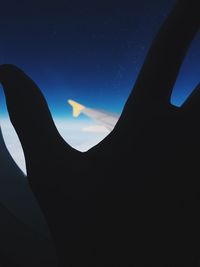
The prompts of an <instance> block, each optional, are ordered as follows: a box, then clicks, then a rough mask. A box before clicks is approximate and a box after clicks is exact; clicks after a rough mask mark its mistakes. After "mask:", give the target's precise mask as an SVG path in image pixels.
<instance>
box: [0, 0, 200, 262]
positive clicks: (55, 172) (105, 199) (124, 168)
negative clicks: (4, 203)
mask: <svg viewBox="0 0 200 267" xmlns="http://www.w3.org/2000/svg"><path fill="white" fill-rule="evenodd" d="M199 5H200V4H199V1H198V0H196V1H195V0H192V1H189V0H188V1H186V0H182V1H178V2H177V4H176V6H175V8H174V9H173V11H172V12H171V14H170V15H169V16H168V18H167V19H166V21H165V22H164V24H163V25H162V27H161V29H160V31H159V33H158V34H157V36H156V38H155V40H154V42H153V44H152V46H151V48H150V50H149V52H148V55H147V57H146V60H145V62H144V65H143V67H142V69H141V71H140V74H139V77H138V79H137V81H136V84H135V86H134V90H133V92H132V93H131V95H130V97H129V99H128V101H127V103H126V105H125V107H124V110H123V113H122V116H121V117H120V119H119V121H118V123H117V125H116V127H115V129H114V130H113V131H112V133H111V134H110V135H109V136H107V137H106V138H105V139H104V140H103V141H102V142H101V143H100V144H99V145H97V146H95V147H94V148H92V149H91V150H89V151H88V152H87V153H80V152H78V151H76V150H74V149H72V148H71V147H70V146H69V145H68V144H66V143H65V142H64V140H63V139H62V138H61V136H60V135H59V133H58V131H57V129H56V127H55V125H54V123H53V120H52V117H51V114H50V112H49V109H48V106H47V103H46V101H45V99H44V97H43V95H42V94H41V92H40V90H39V89H38V87H37V85H36V84H35V83H34V82H33V81H32V80H31V79H30V78H29V77H28V76H27V75H26V74H24V72H22V71H21V70H20V69H18V68H17V67H15V66H12V65H2V66H1V67H0V81H1V83H2V85H3V88H4V91H5V95H6V101H7V106H8V111H9V114H10V118H11V121H12V123H13V125H14V127H15V129H16V131H17V133H18V135H19V137H20V140H21V143H22V146H23V150H24V153H25V158H26V164H27V171H28V179H29V182H30V186H31V188H32V191H33V192H34V194H35V196H36V198H37V199H38V202H39V204H40V206H41V209H42V210H43V212H44V215H45V217H46V220H47V222H48V225H49V227H50V230H51V233H52V236H53V239H54V243H55V246H56V249H57V253H58V254H59V258H60V262H61V264H62V266H71V265H77V266H82V265H89V264H92V265H94V266H104V265H111V264H113V265H115V266H117V265H118V266H127V264H132V266H139V264H141V265H144V264H151V265H153V266H155V265H156V264H158V265H159V266H163V265H165V264H166V265H167V266H169V264H170V266H172V265H176V264H181V265H182V266H183V265H185V266H196V265H197V263H198V261H199V245H197V244H199V238H200V235H199V225H200V220H199V207H200V195H199V167H198V163H199V160H198V158H197V157H196V155H198V152H199V148H200V127H199V125H198V116H199V113H200V110H199V106H198V105H199V103H200V98H199V90H198V87H197V89H196V90H195V91H194V93H193V95H192V96H191V97H190V98H189V99H188V101H187V102H186V103H185V104H184V105H183V106H182V107H181V108H176V107H174V106H172V105H171V104H170V94H171V91H172V89H173V86H174V83H175V81H176V79H177V75H178V72H179V70H180V67H181V65H182V62H183V60H184V57H185V55H186V53H187V50H188V47H189V45H190V44H191V42H192V40H193V38H194V36H195V34H196V33H197V31H198V30H199V26H200V6H199ZM197 241H198V242H197ZM193 264H196V265H193Z"/></svg>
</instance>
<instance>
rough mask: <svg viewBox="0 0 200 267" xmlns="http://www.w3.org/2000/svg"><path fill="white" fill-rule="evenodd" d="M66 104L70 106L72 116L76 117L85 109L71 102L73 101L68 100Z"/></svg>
mask: <svg viewBox="0 0 200 267" xmlns="http://www.w3.org/2000/svg"><path fill="white" fill-rule="evenodd" d="M68 103H69V104H70V105H71V106H72V108H73V116H74V117H78V116H79V115H80V113H81V111H82V110H83V109H84V108H85V107H84V106H83V105H81V104H79V103H77V102H75V101H73V100H70V99H69V100H68Z"/></svg>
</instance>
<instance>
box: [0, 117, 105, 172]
mask: <svg viewBox="0 0 200 267" xmlns="http://www.w3.org/2000/svg"><path fill="white" fill-rule="evenodd" d="M54 122H55V124H56V127H57V129H58V131H59V133H60V135H61V136H62V138H63V139H64V140H65V141H66V142H67V143H68V144H69V145H70V146H72V147H73V148H75V149H77V150H79V151H81V152H85V151H87V150H89V149H90V148H92V147H93V146H95V145H97V144H98V143H99V142H101V141H102V140H103V139H104V138H105V137H106V136H107V135H108V133H109V131H108V130H107V129H106V128H105V127H104V126H101V125H96V124H93V123H91V124H89V123H88V122H84V121H80V122H78V121H77V120H76V121H73V120H70V121H67V120H66V119H57V120H54ZM0 125H1V130H2V135H3V138H4V142H5V144H6V147H7V149H8V151H9V152H10V154H11V156H12V158H13V159H14V161H15V162H16V163H17V165H18V166H19V167H20V169H21V170H22V171H23V172H24V173H25V174H26V165H25V159H24V153H23V149H22V146H21V143H20V141H19V138H18V136H17V134H16V132H15V130H14V127H13V126H12V124H11V122H10V120H9V119H8V118H4V119H2V118H0Z"/></svg>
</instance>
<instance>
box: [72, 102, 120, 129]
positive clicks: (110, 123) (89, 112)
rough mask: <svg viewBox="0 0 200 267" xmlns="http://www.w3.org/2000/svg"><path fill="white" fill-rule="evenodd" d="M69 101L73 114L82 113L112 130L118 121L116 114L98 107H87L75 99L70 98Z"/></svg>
mask: <svg viewBox="0 0 200 267" xmlns="http://www.w3.org/2000/svg"><path fill="white" fill-rule="evenodd" d="M68 103H69V104H70V105H71V106H72V109H73V116H74V117H78V116H79V115H80V114H81V113H83V114H85V115H86V116H88V117H90V118H92V119H94V120H96V121H97V122H99V123H101V124H102V125H103V126H104V127H106V128H107V129H108V130H109V131H112V130H113V128H114V127H115V124H116V123H117V121H118V119H119V116H118V115H116V114H109V112H104V111H100V110H96V109H91V108H88V107H85V106H83V105H81V104H79V103H77V102H75V101H74V100H70V99H69V100H68Z"/></svg>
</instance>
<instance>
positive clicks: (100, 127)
mask: <svg viewBox="0 0 200 267" xmlns="http://www.w3.org/2000/svg"><path fill="white" fill-rule="evenodd" d="M82 130H83V131H84V132H91V133H106V134H108V133H109V130H108V129H107V128H106V127H105V126H103V125H90V126H87V127H84V128H83V129H82Z"/></svg>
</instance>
